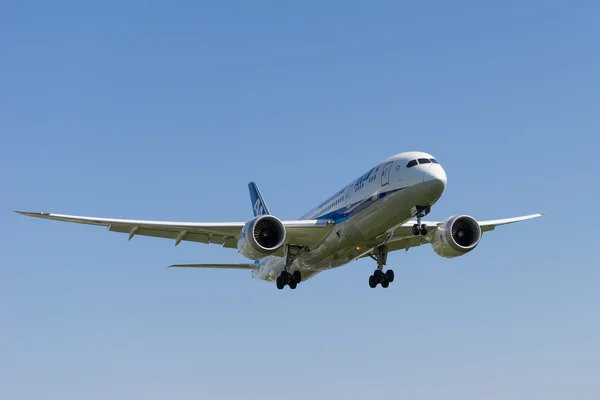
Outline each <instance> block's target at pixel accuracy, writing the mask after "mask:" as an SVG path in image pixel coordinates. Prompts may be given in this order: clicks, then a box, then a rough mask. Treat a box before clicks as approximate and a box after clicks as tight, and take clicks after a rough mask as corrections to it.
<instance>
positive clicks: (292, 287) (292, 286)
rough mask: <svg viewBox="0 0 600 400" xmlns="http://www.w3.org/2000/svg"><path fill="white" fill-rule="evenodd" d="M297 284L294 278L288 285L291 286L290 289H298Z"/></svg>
mask: <svg viewBox="0 0 600 400" xmlns="http://www.w3.org/2000/svg"><path fill="white" fill-rule="evenodd" d="M296 285H297V283H296V282H294V281H293V280H292V281H290V283H288V286H289V287H290V289H296Z"/></svg>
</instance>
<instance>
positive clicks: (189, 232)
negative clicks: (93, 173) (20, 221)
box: [16, 211, 332, 252]
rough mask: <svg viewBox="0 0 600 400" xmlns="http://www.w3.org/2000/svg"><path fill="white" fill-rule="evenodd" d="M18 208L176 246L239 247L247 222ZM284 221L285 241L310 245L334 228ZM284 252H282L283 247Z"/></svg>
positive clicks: (311, 222)
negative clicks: (87, 214) (118, 216)
mask: <svg viewBox="0 0 600 400" xmlns="http://www.w3.org/2000/svg"><path fill="white" fill-rule="evenodd" d="M16 212H17V213H19V214H21V215H26V216H29V217H35V218H44V219H51V220H55V221H63V222H74V223H79V224H86V225H96V226H105V227H108V230H109V231H111V232H120V233H125V234H128V235H129V240H131V239H132V238H133V237H134V236H136V235H140V236H152V237H158V238H163V239H172V240H175V246H177V245H178V244H179V243H180V242H181V241H190V242H200V243H216V244H220V245H222V246H223V247H228V248H237V237H238V235H239V234H240V232H241V231H242V228H243V227H244V224H245V223H244V222H171V221H145V220H132V219H116V218H97V217H81V216H76V215H63V214H51V213H36V212H23V211H16ZM282 223H283V224H284V226H285V229H286V244H291V245H296V246H308V247H311V246H314V245H316V244H318V243H319V242H320V241H321V240H322V239H323V237H324V236H325V235H326V234H327V233H328V232H329V231H330V230H331V226H332V225H331V224H329V223H327V221H325V220H300V221H282ZM282 247H283V246H282ZM281 252H283V249H282V250H281Z"/></svg>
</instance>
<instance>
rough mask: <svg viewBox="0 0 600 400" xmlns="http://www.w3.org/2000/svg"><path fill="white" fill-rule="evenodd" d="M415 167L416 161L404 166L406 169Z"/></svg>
mask: <svg viewBox="0 0 600 400" xmlns="http://www.w3.org/2000/svg"><path fill="white" fill-rule="evenodd" d="M415 165H417V160H411V161H409V163H408V164H406V168H410V167H414V166H415Z"/></svg>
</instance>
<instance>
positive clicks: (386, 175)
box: [381, 161, 394, 186]
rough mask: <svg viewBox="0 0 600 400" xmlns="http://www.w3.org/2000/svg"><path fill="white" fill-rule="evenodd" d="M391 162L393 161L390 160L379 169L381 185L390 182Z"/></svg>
mask: <svg viewBox="0 0 600 400" xmlns="http://www.w3.org/2000/svg"><path fill="white" fill-rule="evenodd" d="M393 163H394V162H393V161H390V162H389V163H387V164H385V165H384V166H383V169H382V170H381V186H385V185H387V184H388V183H390V171H391V170H392V164H393Z"/></svg>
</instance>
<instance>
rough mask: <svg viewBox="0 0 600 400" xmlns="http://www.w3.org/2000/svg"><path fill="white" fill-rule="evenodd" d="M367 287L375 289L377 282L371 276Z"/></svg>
mask: <svg viewBox="0 0 600 400" xmlns="http://www.w3.org/2000/svg"><path fill="white" fill-rule="evenodd" d="M369 286H370V287H371V288H372V289H373V288H375V286H377V281H376V280H375V277H374V276H373V275H371V276H370V277H369Z"/></svg>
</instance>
